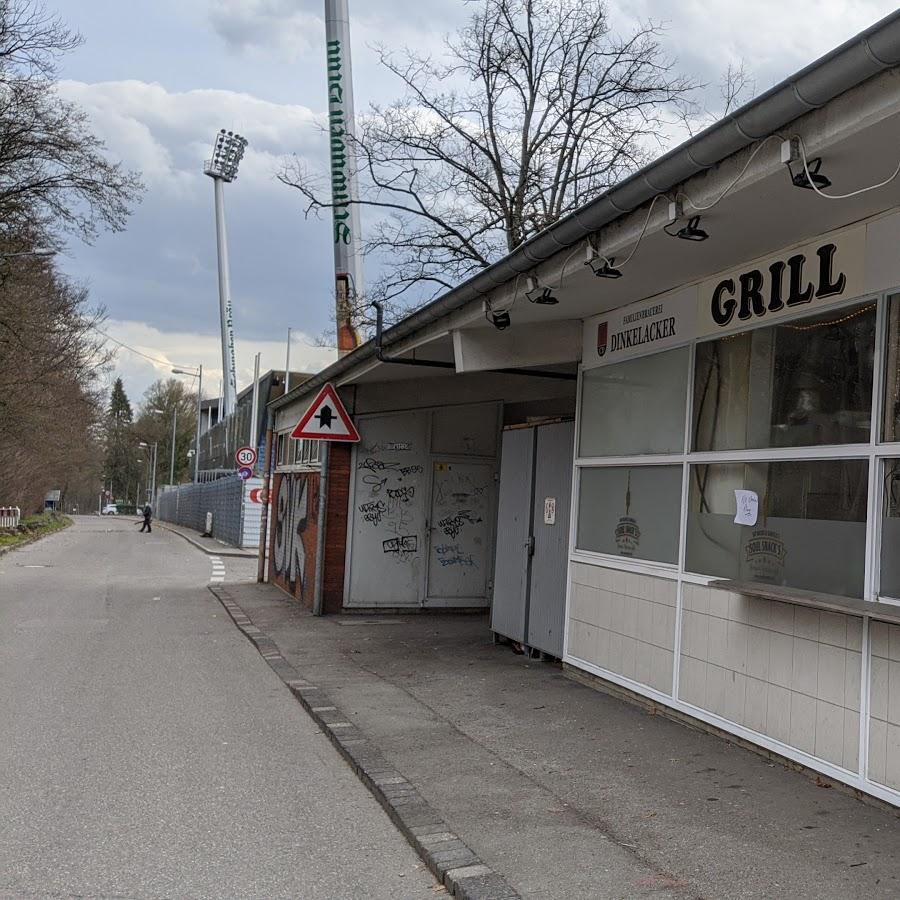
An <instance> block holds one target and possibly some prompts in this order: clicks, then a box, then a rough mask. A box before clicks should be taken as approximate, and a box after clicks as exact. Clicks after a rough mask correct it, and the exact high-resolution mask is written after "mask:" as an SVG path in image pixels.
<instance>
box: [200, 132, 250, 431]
mask: <svg viewBox="0 0 900 900" xmlns="http://www.w3.org/2000/svg"><path fill="white" fill-rule="evenodd" d="M246 147H247V139H246V138H245V137H241V135H239V134H236V133H235V132H233V131H226V130H225V129H224V128H223V129H222V130H221V131H219V133H218V135H216V143H215V146H214V147H213V156H212V159H208V160H207V161H206V164H205V165H204V166H203V173H204V174H205V175H209V177H210V178H212V180H213V185H214V188H215V200H216V254H217V256H218V262H219V317H220V319H221V326H222V380H223V389H222V396H223V402H222V406H223V409H222V413H223V415H226V416H229V415H231V413H233V412H234V404H235V399H236V397H237V376H236V375H235V367H234V320H233V316H232V311H231V284H230V279H229V274H228V240H227V237H226V233H225V192H224V185H225V184H226V183H228V184H231V182H232V181H234V180H235V178H237V173H238V166H239V165H240V163H241V159H242V158H243V156H244V150H245V149H246Z"/></svg>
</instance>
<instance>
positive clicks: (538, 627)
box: [526, 422, 575, 656]
mask: <svg viewBox="0 0 900 900" xmlns="http://www.w3.org/2000/svg"><path fill="white" fill-rule="evenodd" d="M574 447H575V423H574V422H559V423H557V424H553V425H541V426H540V427H538V429H537V454H536V457H535V473H534V518H533V521H532V534H533V535H534V556H533V557H532V560H531V597H530V602H529V605H528V634H527V638H526V643H527V644H528V645H529V646H531V647H536V648H537V649H538V650H543V651H544V652H545V653H549V654H551V655H552V656H562V652H563V628H564V618H565V608H566V573H567V571H568V560H569V510H570V508H571V496H572V454H573V452H574ZM548 497H552V498H554V499H555V500H556V521H555V524H553V525H547V524H545V522H544V500H545V499H546V498H548Z"/></svg>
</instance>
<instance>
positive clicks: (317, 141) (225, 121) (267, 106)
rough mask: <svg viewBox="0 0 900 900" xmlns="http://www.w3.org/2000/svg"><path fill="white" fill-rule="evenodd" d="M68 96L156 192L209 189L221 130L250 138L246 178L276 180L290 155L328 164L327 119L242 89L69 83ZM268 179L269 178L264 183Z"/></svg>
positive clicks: (62, 86) (63, 87)
mask: <svg viewBox="0 0 900 900" xmlns="http://www.w3.org/2000/svg"><path fill="white" fill-rule="evenodd" d="M59 90H60V93H61V94H62V95H63V96H64V97H65V98H67V99H68V100H71V101H73V102H75V103H77V104H78V105H79V106H80V107H81V108H82V109H84V110H85V111H86V112H87V113H88V115H89V116H90V118H91V123H92V126H93V128H94V130H95V132H96V133H97V134H98V135H99V136H100V137H101V138H102V139H103V140H105V141H106V143H107V144H108V146H109V148H110V150H111V151H112V152H113V153H114V155H116V156H117V157H119V158H121V159H123V160H124V161H125V162H126V165H129V166H133V167H134V168H138V169H140V170H141V171H142V172H143V173H144V178H145V181H146V182H147V183H148V185H150V186H151V187H155V188H160V189H163V190H167V191H172V190H175V191H177V192H181V191H186V190H190V189H191V187H192V186H193V187H196V186H198V185H199V184H201V183H203V180H204V179H203V175H202V166H203V162H204V160H205V159H207V158H208V157H209V154H210V150H211V147H212V142H213V140H214V139H215V136H216V134H217V132H218V131H219V129H220V128H222V127H227V128H231V129H234V130H236V131H239V132H241V133H242V134H245V135H247V136H249V137H250V139H251V140H250V146H249V147H248V148H247V153H246V156H245V159H244V163H243V165H242V167H241V174H240V176H239V177H241V178H244V179H245V180H246V178H247V177H250V178H254V179H257V180H263V181H271V174H272V169H273V166H272V161H273V160H277V159H279V158H280V157H281V156H283V155H284V154H287V153H297V154H299V155H301V156H305V157H306V156H309V157H313V158H323V157H324V154H325V142H324V141H323V140H321V125H322V122H323V118H322V115H321V114H319V115H317V114H316V113H314V112H313V111H312V110H311V109H310V108H309V107H307V106H302V105H299V104H295V105H288V104H280V103H272V102H270V101H267V100H262V99H260V98H259V97H254V96H252V95H250V94H244V93H238V92H235V91H224V90H211V89H196V90H190V91H181V92H170V91H168V90H166V88H164V87H163V86H162V85H161V84H158V83H148V82H144V81H113V82H100V83H97V84H85V83H84V82H79V81H63V82H61V83H60V86H59ZM260 176H262V178H260Z"/></svg>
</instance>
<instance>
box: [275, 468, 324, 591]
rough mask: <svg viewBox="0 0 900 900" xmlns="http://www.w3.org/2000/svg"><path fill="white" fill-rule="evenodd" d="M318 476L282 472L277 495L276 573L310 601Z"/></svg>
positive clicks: (284, 585)
mask: <svg viewBox="0 0 900 900" xmlns="http://www.w3.org/2000/svg"><path fill="white" fill-rule="evenodd" d="M317 507H318V476H317V475H310V474H296V475H294V474H291V475H282V476H281V479H280V483H279V484H278V485H277V488H276V495H275V527H274V535H273V547H272V563H273V566H274V569H275V576H276V578H277V580H278V581H279V582H280V583H281V584H282V586H283V587H285V588H287V589H288V590H289V591H290V592H291V593H292V594H293V595H294V596H295V597H297V598H298V599H299V600H309V599H310V598H309V597H308V596H307V594H308V590H309V588H310V587H311V586H310V585H309V584H308V581H309V580H310V579H308V577H307V573H308V572H309V574H310V575H311V574H312V572H311V569H312V566H311V565H308V562H309V561H310V560H313V559H314V558H315V529H316V510H317Z"/></svg>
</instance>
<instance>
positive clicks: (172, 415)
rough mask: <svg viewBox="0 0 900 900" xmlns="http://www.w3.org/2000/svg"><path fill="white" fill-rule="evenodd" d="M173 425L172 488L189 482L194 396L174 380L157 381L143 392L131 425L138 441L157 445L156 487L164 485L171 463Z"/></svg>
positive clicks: (194, 425)
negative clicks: (136, 414)
mask: <svg viewBox="0 0 900 900" xmlns="http://www.w3.org/2000/svg"><path fill="white" fill-rule="evenodd" d="M173 424H174V425H175V479H174V483H175V484H180V483H182V482H185V481H190V480H191V475H192V473H193V461H192V459H190V458H189V457H188V451H189V450H190V449H191V448H192V447H193V445H194V437H195V435H196V430H197V395H196V394H195V393H193V392H191V390H190V388H189V387H187V386H186V385H185V384H184V382H182V381H179V380H178V379H177V378H168V379H165V380H163V379H160V380H159V381H155V382H154V383H153V384H151V385H150V387H149V388H147V390H146V391H145V392H144V400H143V402H142V403H141V411H140V415H139V416H138V419H137V421H136V422H135V425H134V431H135V433H136V434H137V435H138V436H139V440H141V441H144V442H145V443H148V444H152V443H154V442H156V443H157V445H158V448H159V449H158V452H157V461H156V462H157V467H156V483H157V485H161V484H167V483H168V482H169V475H170V469H171V461H172V426H173Z"/></svg>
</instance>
